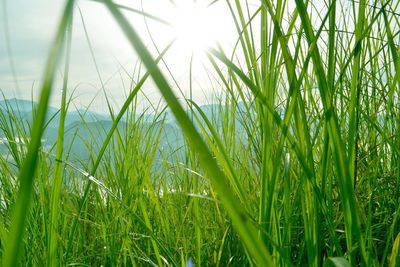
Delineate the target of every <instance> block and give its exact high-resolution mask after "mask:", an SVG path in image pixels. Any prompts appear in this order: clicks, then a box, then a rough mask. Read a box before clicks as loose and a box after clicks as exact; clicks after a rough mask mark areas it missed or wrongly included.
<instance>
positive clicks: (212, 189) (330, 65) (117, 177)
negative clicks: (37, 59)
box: [0, 0, 400, 266]
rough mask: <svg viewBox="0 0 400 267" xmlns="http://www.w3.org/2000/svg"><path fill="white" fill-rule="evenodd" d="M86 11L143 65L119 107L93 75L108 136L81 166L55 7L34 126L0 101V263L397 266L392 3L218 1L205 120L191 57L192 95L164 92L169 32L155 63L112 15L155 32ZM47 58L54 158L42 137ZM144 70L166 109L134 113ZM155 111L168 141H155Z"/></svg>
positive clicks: (398, 141)
mask: <svg viewBox="0 0 400 267" xmlns="http://www.w3.org/2000/svg"><path fill="white" fill-rule="evenodd" d="M97 2H99V3H98V4H99V5H105V7H106V8H107V9H108V10H109V11H110V13H111V14H112V16H113V18H114V19H115V21H116V22H117V24H118V25H119V27H120V28H121V30H122V31H123V32H124V34H125V36H126V38H127V40H128V42H129V43H130V45H131V46H132V49H133V50H135V51H136V53H137V55H138V57H139V58H140V60H141V63H142V64H143V66H144V67H145V69H146V72H145V73H144V74H143V75H142V76H141V77H138V78H137V80H135V79H134V78H132V86H131V88H129V89H130V91H129V92H130V93H129V95H128V96H127V98H126V101H125V102H124V104H123V106H122V108H121V109H120V110H119V111H118V112H117V113H116V115H115V114H114V112H113V110H112V107H111V106H110V104H109V101H108V98H107V91H106V87H105V85H104V83H103V82H102V77H101V76H100V75H98V76H99V80H100V82H101V84H102V88H101V89H102V90H103V91H104V93H105V95H106V98H107V103H108V110H109V113H110V118H111V126H110V128H107V129H106V128H104V129H102V130H103V131H104V132H105V134H104V138H101V144H100V146H99V148H98V149H96V148H95V147H94V146H92V145H91V144H90V143H87V144H86V145H87V148H88V151H89V159H87V161H84V162H81V163H79V162H70V161H69V157H70V152H69V151H70V150H68V149H64V146H65V140H64V135H65V132H66V130H65V118H66V116H67V115H66V114H67V111H68V107H69V106H70V103H71V102H70V101H68V99H67V93H68V92H69V91H70V89H69V86H68V72H69V61H68V58H69V56H70V52H69V51H70V46H71V45H73V40H72V39H71V32H72V26H71V25H72V24H71V23H72V18H73V17H74V15H76V14H74V13H76V12H74V3H73V1H67V3H66V8H65V11H64V14H63V17H62V20H61V23H60V26H59V28H58V32H57V36H56V41H55V43H54V46H53V49H52V52H51V53H50V55H49V60H48V64H47V68H46V72H45V75H44V80H43V87H42V90H41V92H42V94H41V98H40V101H39V104H38V109H37V112H36V113H35V118H34V124H33V125H32V127H31V130H30V131H28V132H26V131H25V130H24V129H26V128H25V124H24V122H21V121H19V120H18V116H17V115H16V114H15V113H14V112H16V111H14V110H12V109H11V108H10V106H9V105H8V106H7V108H6V109H2V110H3V111H4V113H3V114H0V128H1V130H2V132H3V134H4V136H5V137H6V138H7V140H8V141H9V142H8V143H7V153H4V154H3V155H2V156H1V157H0V169H1V173H0V175H1V176H0V183H1V191H0V201H1V206H0V214H1V218H2V219H1V220H0V229H1V231H0V242H1V243H0V244H1V263H2V265H4V266H15V265H18V263H21V264H23V265H39V264H47V265H48V266H54V265H67V266H73V265H107V266H108V265H128V266H136V265H172V266H177V265H181V266H188V265H190V263H194V264H195V265H199V266H201V265H222V266H225V265H235V266H236V265H237V266H242V265H252V266H253V265H256V266H304V265H308V266H321V265H324V266H387V265H389V266H399V264H400V261H399V257H400V256H399V255H400V254H399V252H398V251H399V244H400V242H399V240H400V239H399V234H400V230H399V229H400V222H399V212H400V210H399V206H400V205H399V204H400V203H399V201H400V198H399V196H400V191H399V188H400V158H399V147H400V137H399V135H398V133H399V131H400V129H399V124H400V114H399V92H400V59H399V50H398V42H399V34H400V23H399V19H398V11H399V8H400V6H399V5H400V4H399V3H398V2H396V1H383V0H382V1H377V0H376V1H373V2H368V1H359V2H357V1H335V0H329V1H328V0H327V1H325V2H322V1H303V0H295V1H294V2H291V1H278V2H273V1H270V0H262V1H260V2H259V5H258V6H257V7H256V8H254V7H253V6H251V5H250V4H249V3H248V2H247V1H245V2H242V1H236V0H235V1H226V3H225V4H226V8H227V10H228V11H229V12H230V14H231V16H232V23H233V25H234V27H235V29H236V30H237V43H236V45H235V47H234V48H233V50H232V51H231V50H228V49H227V48H222V47H220V46H217V47H214V48H211V49H209V50H208V51H207V59H208V60H209V62H210V64H209V68H208V69H207V71H208V72H209V73H212V75H213V77H214V79H215V80H214V82H215V86H217V87H218V90H220V91H221V90H222V91H223V94H222V96H221V97H219V98H218V99H217V100H216V103H212V105H210V109H211V112H208V111H207V110H206V107H202V106H200V105H199V104H198V103H196V102H195V101H194V99H193V98H192V91H193V90H194V83H193V81H192V62H188V70H189V71H190V77H189V78H190V82H189V87H190V88H189V89H190V90H189V91H190V94H189V96H185V95H184V94H183V93H181V94H182V95H177V93H176V92H175V91H174V90H173V89H172V88H173V86H172V85H173V84H171V81H174V82H175V83H178V82H177V80H176V79H175V77H173V75H172V73H171V72H169V71H168V72H163V71H162V68H161V67H160V66H159V64H160V62H162V63H163V64H165V65H166V66H167V67H168V61H167V60H165V55H166V54H168V52H169V51H170V48H171V47H173V46H174V45H175V43H174V40H171V42H170V43H169V44H168V45H167V46H166V47H165V48H162V49H160V48H159V47H156V50H157V51H159V53H158V54H155V55H152V54H151V53H150V49H149V47H146V46H145V45H144V42H143V39H142V37H141V36H140V35H138V33H137V31H136V29H135V25H132V24H130V23H129V21H128V20H127V18H126V15H124V14H131V13H122V11H123V10H124V11H131V12H133V15H135V16H143V17H145V18H146V19H152V20H155V21H158V22H159V23H163V24H166V25H168V22H165V21H163V20H162V19H161V18H157V17H154V16H153V15H151V14H148V13H147V12H145V10H135V9H132V8H129V7H125V6H122V5H116V4H114V3H113V2H112V1H110V0H104V1H97ZM213 4H214V2H211V3H210V8H212V5H213ZM84 15H85V14H82V13H81V14H80V18H81V20H82V22H83V24H84V19H83V18H84ZM85 33H86V38H87V42H88V45H89V47H91V44H90V40H89V34H88V32H87V30H86V28H85ZM150 34H151V32H150ZM153 44H154V45H156V46H157V44H156V43H153ZM63 48H65V49H63ZM63 50H64V51H66V52H64V53H63ZM90 51H91V55H92V58H93V62H94V65H95V66H96V69H97V73H98V74H99V71H98V66H97V63H96V60H95V55H94V52H93V50H92V49H91V48H90ZM61 55H64V57H65V60H64V63H65V65H64V76H63V77H64V81H63V82H64V83H63V94H62V100H61V105H60V106H61V109H60V119H59V127H58V138H57V140H56V144H55V155H54V156H53V154H52V151H50V152H49V151H46V150H45V149H44V148H43V147H41V145H40V144H41V143H40V140H41V136H42V134H43V131H44V128H45V125H46V124H45V123H46V110H47V105H48V101H49V96H50V92H51V89H52V82H53V79H54V71H55V69H56V64H57V61H58V59H59V58H60V56H61ZM171 76H172V77H171ZM132 77H135V76H132ZM150 78H151V79H152V80H153V81H154V84H155V86H156V87H157V88H158V89H159V91H160V93H161V95H162V97H163V99H164V100H165V102H166V106H165V107H164V106H162V105H161V104H160V105H156V106H153V110H152V111H151V112H152V113H153V115H152V117H151V118H152V119H149V118H148V116H149V114H146V113H138V111H137V107H138V102H137V101H138V93H139V92H140V91H141V90H142V87H143V85H144V83H145V82H146V81H147V80H148V79H150ZM175 85H177V86H178V87H182V86H184V85H181V84H179V83H178V84H175ZM181 92H182V91H181ZM181 99H183V101H181ZM71 101H72V100H71ZM6 103H7V102H6ZM183 104H184V105H183ZM210 104H211V103H210ZM5 110H8V112H6V111H5ZM169 112H171V113H172V114H173V115H174V118H175V119H176V123H177V124H178V125H179V131H175V132H174V133H175V135H176V136H175V137H176V139H177V140H181V141H179V142H177V143H174V142H172V141H171V139H169V141H168V143H163V140H164V139H163V136H164V135H165V133H168V131H169V130H168V129H169V128H168V127H170V124H169V122H168V120H167V119H168V116H169ZM82 118H83V120H84V116H82ZM85 124H87V123H86V122H85V121H83V126H82V127H84V126H85ZM87 125H88V124H87ZM87 127H88V126H87ZM89 134H90V135H91V138H92V139H93V140H98V139H99V137H98V136H97V135H98V134H97V133H96V132H95V131H94V130H93V129H92V131H89ZM21 136H25V137H27V140H28V137H30V139H29V140H30V142H29V146H28V150H27V151H26V150H24V149H20V148H19V147H18V144H16V143H15V142H13V141H12V140H16V138H20V137H21ZM73 138H74V139H75V138H78V134H77V133H75V134H74V135H73ZM19 145H21V144H19ZM21 147H24V146H23V145H22V146H21ZM49 177H52V179H49ZM26 207H31V208H30V209H27V208H26Z"/></svg>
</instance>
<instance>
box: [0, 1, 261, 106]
mask: <svg viewBox="0 0 400 267" xmlns="http://www.w3.org/2000/svg"><path fill="white" fill-rule="evenodd" d="M175 2H176V5H177V7H174V6H173V5H172V4H171V2H170V1H169V0H144V1H143V8H144V9H145V11H146V12H148V13H150V14H152V15H155V16H158V17H160V18H163V19H165V20H167V21H169V22H170V23H172V24H173V25H175V27H169V26H165V25H162V24H160V23H159V22H154V21H148V22H149V24H148V25H149V27H150V31H151V33H152V35H153V37H154V38H155V41H156V43H157V45H158V46H159V48H160V49H162V48H163V47H164V45H165V44H166V43H168V42H169V41H170V40H171V39H172V38H173V37H174V36H175V35H176V34H180V35H183V37H181V39H179V40H180V41H179V42H178V44H177V45H176V46H175V48H174V49H173V50H172V51H170V52H169V53H168V55H167V56H166V62H167V63H168V66H169V67H170V69H171V71H172V72H173V73H174V77H175V78H176V79H177V80H178V82H179V83H180V85H181V87H182V90H184V91H187V90H188V81H187V77H188V72H189V64H188V62H189V59H190V55H191V51H190V50H191V49H194V50H195V51H196V52H195V53H196V57H195V68H194V71H193V73H194V78H195V80H196V81H197V82H196V84H195V97H196V99H197V100H198V101H200V102H202V101H203V102H204V101H205V98H204V94H205V95H209V90H210V88H211V85H210V83H209V82H208V78H207V75H206V74H205V71H203V68H202V62H207V60H206V58H205V57H204V56H201V52H200V51H201V50H202V48H204V46H206V45H209V44H210V43H211V42H212V41H215V39H217V41H219V42H221V43H223V45H225V46H227V47H229V46H232V44H233V43H234V41H235V40H236V39H235V38H236V34H235V29H234V27H233V26H234V24H233V23H232V18H231V16H230V14H229V13H228V12H229V10H228V8H227V7H226V3H225V1H219V2H218V3H217V4H215V5H213V6H212V7H210V8H208V9H200V10H201V11H200V12H197V11H196V12H193V13H190V12H191V11H189V13H190V14H191V15H190V16H191V17H196V16H198V18H196V20H200V21H203V23H202V25H203V26H204V27H205V29H204V28H203V26H199V25H190V23H191V22H190V23H187V21H190V20H191V18H188V17H185V16H182V10H185V11H187V10H191V9H193V6H192V5H189V4H188V3H189V2H190V0H181V1H176V0H175ZM199 2H203V3H207V2H209V1H199ZM253 2H255V3H258V1H253ZM118 3H121V4H125V5H129V6H130V7H133V8H136V9H141V1H140V0H137V1H133V0H131V1H119V2H118ZM128 3H129V4H128ZM64 4H65V3H64V1H61V0H28V1H27V0H8V1H7V0H2V1H1V6H0V12H1V13H0V14H1V15H0V18H1V19H0V88H1V90H2V91H3V93H4V94H5V95H6V97H7V98H11V97H18V98H25V99H31V94H32V88H33V89H34V92H33V95H34V96H36V95H37V91H38V88H39V87H40V84H41V76H42V72H43V68H44V63H45V61H46V58H47V54H48V50H49V47H50V44H51V41H52V39H53V37H54V35H55V30H56V25H57V24H58V22H59V20H60V15H61V11H62V9H63V6H64ZM79 10H81V13H82V17H83V20H84V22H85V25H86V29H87V32H88V35H89V39H90V42H91V44H92V47H93V50H94V54H95V59H96V61H97V64H98V66H99V72H100V75H101V79H102V80H103V82H106V85H105V88H106V92H107V95H109V97H110V98H111V100H112V102H113V103H114V104H116V105H117V106H118V105H120V104H121V103H122V101H123V99H124V97H125V95H126V92H127V91H129V83H130V81H129V76H130V75H133V74H134V73H133V72H134V69H135V66H137V63H138V60H137V56H136V55H135V53H134V51H133V50H132V48H131V47H130V46H129V44H128V43H127V41H126V40H125V37H124V36H123V34H122V32H121V31H120V30H119V28H118V26H117V25H116V23H115V22H114V21H113V19H112V18H111V16H110V14H109V13H108V11H107V10H106V9H105V8H104V6H103V4H101V3H98V2H94V1H89V0H82V1H77V5H76V8H75V14H74V29H73V41H72V58H71V65H70V82H69V91H70V92H72V89H74V88H75V93H74V97H75V98H74V101H73V103H75V104H76V105H77V106H79V107H80V106H87V105H88V104H89V103H90V101H91V100H92V99H93V98H95V97H96V95H97V97H96V99H95V101H94V103H93V108H94V109H95V110H102V108H103V107H104V103H105V102H104V97H103V93H102V92H101V83H100V80H99V78H98V74H97V72H96V69H95V66H94V64H93V58H92V56H91V54H90V50H89V46H88V42H87V39H86V37H85V32H84V28H83V22H82V18H81V15H80V12H79ZM124 14H126V15H127V17H128V18H129V19H130V21H131V22H132V25H133V26H134V27H135V29H136V30H138V31H139V33H140V35H141V36H142V38H143V40H144V41H145V42H146V44H148V45H149V48H150V49H151V51H153V52H155V49H154V46H153V45H152V43H151V41H150V38H149V34H148V32H147V30H146V25H145V23H144V19H143V17H142V16H141V15H138V14H135V13H131V12H124ZM195 23H196V22H195ZM178 25H179V26H178ZM187 27H192V28H193V27H194V28H195V29H196V32H197V33H198V34H196V35H193V36H192V35H191V34H192V33H187V32H188V31H190V30H188V28H187ZM185 31H186V32H185ZM182 32H183V34H182ZM203 35H204V36H206V37H204V38H202V39H196V38H198V36H203ZM7 36H8V38H9V45H8V46H7V43H6V40H7V38H6V37H7ZM207 38H209V39H207ZM211 39H213V40H211ZM201 40H206V41H204V43H203V41H201ZM154 55H156V53H154ZM11 63H13V64H14V66H15V74H16V77H17V83H16V82H15V80H14V76H13V73H12V68H11ZM59 70H60V71H59V72H58V78H59V79H58V80H60V78H61V77H62V66H60V67H59ZM141 73H143V70H142V71H141ZM138 74H139V72H138V71H137V70H136V72H135V75H136V79H137V75H138ZM18 88H19V90H17V89H18ZM143 92H144V93H145V95H146V97H148V98H150V99H152V100H153V101H154V100H155V99H158V97H159V96H158V94H157V90H156V89H155V87H154V86H153V84H152V83H151V82H148V83H147V84H146V85H145V87H144V90H143ZM141 99H143V97H141ZM59 101H60V85H59V82H57V83H56V86H55V87H54V90H53V96H52V100H51V104H52V105H54V106H57V105H58V103H59Z"/></svg>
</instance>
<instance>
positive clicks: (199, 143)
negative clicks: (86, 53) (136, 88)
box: [105, 1, 273, 266]
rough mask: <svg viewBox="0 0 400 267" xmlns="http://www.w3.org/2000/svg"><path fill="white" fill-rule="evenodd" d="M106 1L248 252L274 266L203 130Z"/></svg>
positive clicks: (114, 9)
mask: <svg viewBox="0 0 400 267" xmlns="http://www.w3.org/2000/svg"><path fill="white" fill-rule="evenodd" d="M105 4H106V5H107V7H108V9H109V10H110V12H111V13H112V15H113V16H114V18H115V20H116V21H117V22H118V24H119V26H120V27H121V29H122V30H123V31H124V33H125V35H126V37H127V39H128V40H129V42H130V43H131V45H132V47H133V48H134V49H135V50H136V52H137V54H138V55H139V57H140V58H141V59H142V61H143V64H144V65H145V66H146V68H147V69H148V70H149V72H150V74H151V76H152V78H153V80H154V82H155V84H156V85H157V87H158V89H159V90H160V92H161V94H162V95H163V97H164V99H165V100H166V102H167V103H168V105H169V107H170V109H171V111H172V112H173V114H174V115H175V117H176V119H177V121H178V123H179V124H180V126H181V128H182V130H183V132H184V134H185V135H186V136H187V138H188V142H189V144H190V146H191V147H192V149H193V150H194V151H195V152H197V154H198V156H199V161H200V163H201V164H202V166H203V167H204V169H205V170H206V172H207V173H208V175H209V178H210V180H211V183H212V185H213V186H214V187H215V189H216V191H217V192H218V193H219V197H220V199H221V201H222V203H223V204H224V207H225V209H226V210H227V212H228V214H229V215H230V217H231V219H232V222H233V224H234V225H235V228H236V230H237V231H238V233H239V235H240V237H241V238H242V240H243V242H244V244H245V246H246V247H247V249H248V252H249V253H250V254H251V255H252V256H253V257H254V258H255V259H256V262H257V263H258V264H259V265H260V266H272V265H273V263H272V262H273V261H272V258H271V255H270V253H269V252H268V250H267V248H266V247H265V245H264V243H263V242H262V241H261V240H260V239H259V238H258V232H257V228H256V227H255V225H254V224H253V222H252V221H250V220H249V217H248V216H247V215H246V214H245V213H243V212H242V210H241V209H240V206H238V205H236V203H237V200H236V199H235V197H234V195H233V194H232V192H231V191H230V189H229V186H228V185H229V182H228V180H227V178H226V177H225V174H224V173H223V172H222V171H221V170H220V169H219V167H218V164H217V162H216V161H215V159H214V158H213V156H212V154H211V152H210V150H209V148H208V147H207V145H206V144H205V142H204V140H203V139H202V137H201V136H200V134H199V133H198V132H197V130H196V128H195V126H194V125H193V123H192V121H191V120H190V118H189V117H188V115H187V114H186V113H185V111H184V109H183V108H182V106H181V105H180V104H179V101H178V100H177V98H176V96H175V95H174V93H173V91H172V89H171V87H170V86H169V84H168V82H167V80H166V79H165V77H164V75H163V74H162V73H161V71H160V70H159V68H158V66H157V64H156V62H155V61H154V59H153V58H152V56H151V55H150V53H149V51H148V50H147V48H146V47H145V45H144V44H143V42H142V40H141V39H140V37H139V36H138V34H137V33H136V31H135V30H134V29H133V27H131V25H130V24H129V22H128V21H127V19H126V18H125V17H124V16H123V15H122V13H121V12H120V11H119V10H118V9H117V8H116V7H115V5H114V4H113V3H112V2H111V1H106V2H105Z"/></svg>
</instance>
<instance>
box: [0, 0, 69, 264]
mask: <svg viewBox="0 0 400 267" xmlns="http://www.w3.org/2000/svg"><path fill="white" fill-rule="evenodd" d="M73 7H74V0H69V1H68V2H67V4H66V7H65V9H64V13H63V15H62V19H61V22H60V25H59V26H58V31H57V36H56V38H55V41H54V43H53V46H52V49H51V52H50V56H49V58H48V60H47V64H46V68H45V72H44V78H43V85H42V88H41V95H40V101H39V107H38V111H37V117H36V119H35V122H34V125H35V127H34V128H33V129H32V137H31V141H30V143H29V147H28V154H27V156H26V158H25V160H24V162H23V165H22V168H21V170H20V173H19V175H18V180H19V183H20V187H19V193H18V197H17V201H16V204H15V206H14V210H13V213H12V218H11V227H10V231H9V234H8V237H7V240H6V242H4V254H3V255H4V258H3V263H2V265H3V266H5V267H8V266H17V265H18V260H19V257H20V255H21V251H22V249H21V246H22V243H23V235H24V232H25V225H26V217H27V215H28V211H29V209H28V207H29V206H30V203H31V198H32V191H33V184H34V177H35V170H36V164H37V160H38V151H39V149H40V145H41V136H42V134H43V126H44V123H45V118H46V110H47V105H48V102H49V98H50V93H51V89H52V84H53V81H54V75H55V72H56V70H57V68H56V66H57V62H58V58H59V55H60V54H61V53H60V52H61V50H62V46H63V43H64V38H65V30H66V28H67V25H68V24H69V21H70V19H71V17H72V11H73Z"/></svg>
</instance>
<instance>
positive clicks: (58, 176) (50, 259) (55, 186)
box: [47, 12, 73, 266]
mask: <svg viewBox="0 0 400 267" xmlns="http://www.w3.org/2000/svg"><path fill="white" fill-rule="evenodd" d="M72 21H73V12H72V14H71V19H70V20H69V22H68V25H67V29H66V31H67V34H68V36H67V40H66V55H65V65H64V78H63V87H62V95H61V109H60V121H59V124H58V125H59V126H58V137H57V148H56V159H57V160H61V159H62V158H63V151H64V129H65V118H66V116H67V108H68V107H67V87H68V77H69V61H70V54H71V40H72ZM62 170H63V168H62V164H61V163H60V162H59V161H56V163H55V168H54V176H53V177H54V178H53V181H52V189H51V190H52V191H51V202H50V214H51V215H50V222H49V229H48V231H49V240H48V247H47V253H48V254H47V266H56V265H57V263H58V264H60V263H61V262H60V261H58V262H57V248H58V246H57V243H58V242H57V229H58V217H59V201H60V194H61V187H62V181H63V171H62Z"/></svg>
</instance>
